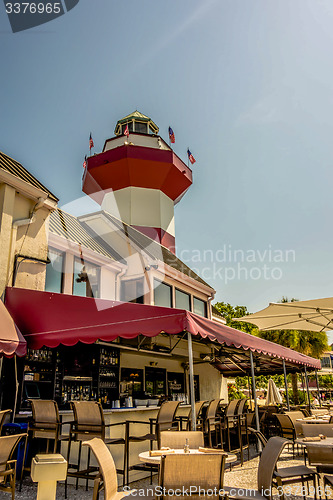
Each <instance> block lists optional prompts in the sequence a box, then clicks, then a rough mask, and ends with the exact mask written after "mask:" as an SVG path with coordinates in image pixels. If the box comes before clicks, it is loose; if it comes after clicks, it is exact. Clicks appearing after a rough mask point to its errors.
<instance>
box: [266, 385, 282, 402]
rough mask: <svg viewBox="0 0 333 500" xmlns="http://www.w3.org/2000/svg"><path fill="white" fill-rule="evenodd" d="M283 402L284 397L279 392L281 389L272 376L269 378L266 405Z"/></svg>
mask: <svg viewBox="0 0 333 500" xmlns="http://www.w3.org/2000/svg"><path fill="white" fill-rule="evenodd" d="M281 403H282V397H281V394H280V392H279V389H278V388H277V387H276V384H275V382H274V380H273V379H272V378H270V379H269V380H268V388H267V396H266V405H276V404H281Z"/></svg>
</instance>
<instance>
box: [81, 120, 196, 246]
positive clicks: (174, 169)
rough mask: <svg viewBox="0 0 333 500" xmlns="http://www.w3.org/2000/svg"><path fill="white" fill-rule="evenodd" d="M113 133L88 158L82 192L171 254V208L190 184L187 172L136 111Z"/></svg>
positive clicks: (173, 233)
mask: <svg viewBox="0 0 333 500" xmlns="http://www.w3.org/2000/svg"><path fill="white" fill-rule="evenodd" d="M114 133H115V137H112V138H111V139H107V140H106V141H105V144H104V148H103V151H102V152H101V153H99V154H95V155H94V156H91V157H89V158H88V161H87V167H86V169H85V172H84V176H83V186H82V190H83V192H84V193H86V194H88V195H89V196H91V197H92V198H93V199H94V200H95V201H97V202H98V203H99V204H100V205H101V208H102V210H105V211H106V212H109V213H111V214H112V215H115V216H116V217H119V218H120V219H121V220H122V221H124V222H126V223H127V224H129V225H131V226H133V227H134V228H136V229H137V230H139V231H141V232H142V233H144V234H146V235H147V236H149V237H150V238H152V239H154V240H155V241H158V242H159V243H161V244H162V245H164V246H166V247H168V248H169V249H170V250H171V251H173V252H174V251H175V222H174V205H175V204H176V203H178V202H179V200H180V199H181V198H182V197H183V196H184V194H185V193H186V191H187V190H188V188H189V187H190V186H191V184H192V171H191V169H190V168H189V167H188V166H187V165H186V164H185V163H184V162H183V161H182V160H181V159H180V158H179V157H178V156H177V155H176V154H175V153H174V152H173V150H172V149H171V147H170V146H169V145H168V144H167V143H166V142H165V141H164V140H163V139H162V138H161V137H160V136H159V135H158V133H159V128H158V126H157V125H156V124H155V123H154V122H153V121H152V120H151V118H149V117H148V116H146V115H144V114H142V113H140V112H139V111H135V112H134V113H131V114H130V115H128V116H125V117H124V118H122V119H121V120H118V122H117V124H116V127H115V132H114Z"/></svg>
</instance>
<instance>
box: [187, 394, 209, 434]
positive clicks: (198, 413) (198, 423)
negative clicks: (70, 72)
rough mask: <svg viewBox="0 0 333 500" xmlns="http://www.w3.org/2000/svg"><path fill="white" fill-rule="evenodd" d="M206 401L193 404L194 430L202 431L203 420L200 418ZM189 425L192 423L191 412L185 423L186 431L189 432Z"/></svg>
mask: <svg viewBox="0 0 333 500" xmlns="http://www.w3.org/2000/svg"><path fill="white" fill-rule="evenodd" d="M206 403H207V401H196V402H195V417H196V428H197V430H203V418H202V410H203V408H204V406H205V404H206ZM191 423H192V410H190V413H189V415H188V421H187V430H188V431H190V430H191Z"/></svg>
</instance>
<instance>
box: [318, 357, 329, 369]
mask: <svg viewBox="0 0 333 500" xmlns="http://www.w3.org/2000/svg"><path fill="white" fill-rule="evenodd" d="M320 362H321V367H322V368H331V360H330V358H329V357H328V356H325V357H324V358H321V360H320Z"/></svg>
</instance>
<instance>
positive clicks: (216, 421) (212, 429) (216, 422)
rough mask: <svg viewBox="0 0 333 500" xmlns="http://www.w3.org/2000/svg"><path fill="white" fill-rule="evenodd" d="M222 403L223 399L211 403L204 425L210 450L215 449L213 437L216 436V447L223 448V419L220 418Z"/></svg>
mask: <svg viewBox="0 0 333 500" xmlns="http://www.w3.org/2000/svg"><path fill="white" fill-rule="evenodd" d="M220 402H221V399H213V400H212V401H210V403H209V405H208V408H207V411H206V416H205V421H204V424H203V430H204V434H205V438H206V440H208V444H209V447H210V448H213V440H212V435H215V446H216V447H218V446H219V445H221V448H222V447H223V446H222V445H223V443H222V425H221V418H220V417H219V416H218V411H219V406H220Z"/></svg>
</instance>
